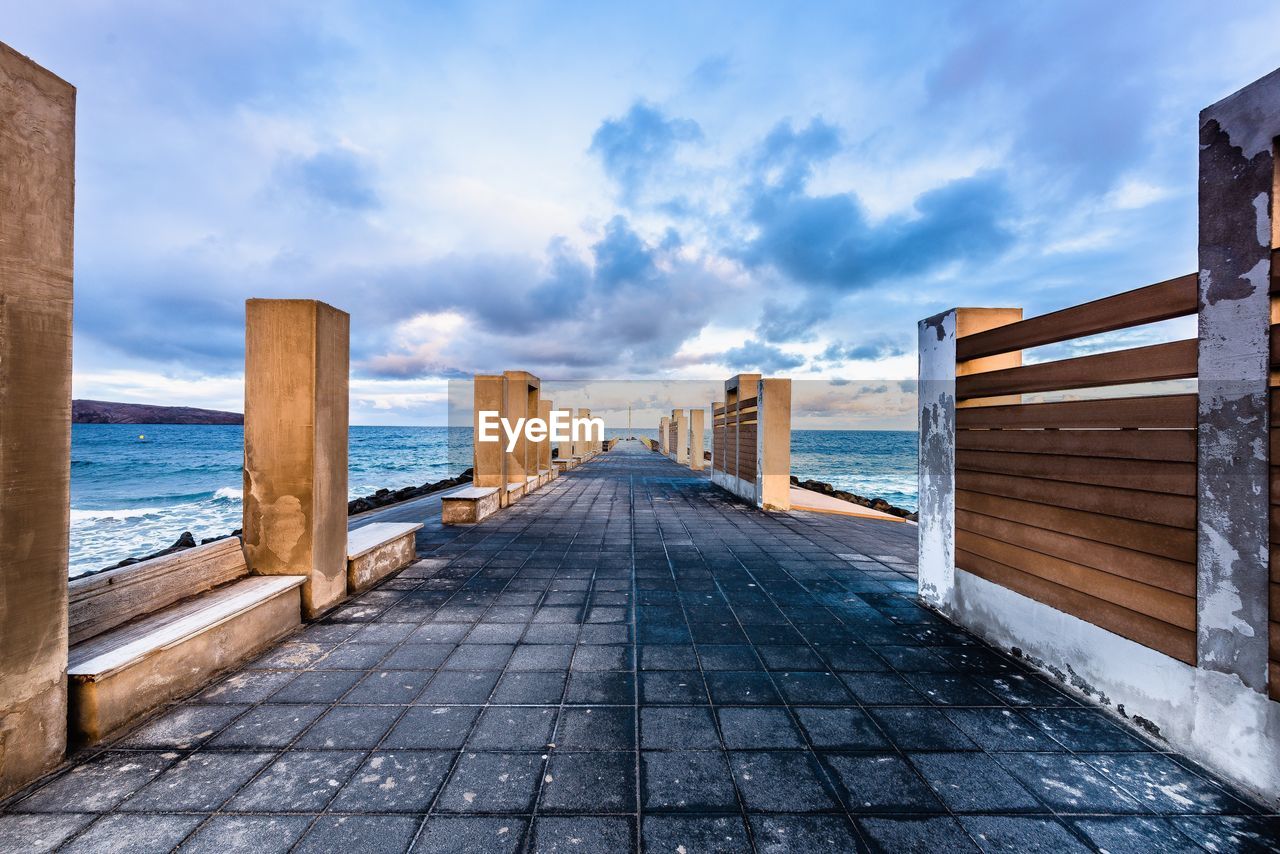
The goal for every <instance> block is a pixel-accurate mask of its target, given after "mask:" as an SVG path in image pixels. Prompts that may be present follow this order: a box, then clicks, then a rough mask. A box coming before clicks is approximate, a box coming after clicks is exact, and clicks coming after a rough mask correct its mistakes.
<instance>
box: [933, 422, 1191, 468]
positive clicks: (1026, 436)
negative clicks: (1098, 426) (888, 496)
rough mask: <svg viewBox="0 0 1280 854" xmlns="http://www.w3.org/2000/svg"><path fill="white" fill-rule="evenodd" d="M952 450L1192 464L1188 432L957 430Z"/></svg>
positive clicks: (1189, 432) (1189, 431)
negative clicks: (954, 448) (954, 447)
mask: <svg viewBox="0 0 1280 854" xmlns="http://www.w3.org/2000/svg"><path fill="white" fill-rule="evenodd" d="M956 448H957V449H961V450H966V451H1000V452H1003V453H1014V454H1062V455H1064V456H1071V457H1107V458H1115V459H1127V460H1167V461H1169V462H1178V463H1194V462H1195V460H1196V434H1195V432H1194V431H1192V430H959V431H957V432H956Z"/></svg>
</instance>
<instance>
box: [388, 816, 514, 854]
mask: <svg viewBox="0 0 1280 854" xmlns="http://www.w3.org/2000/svg"><path fill="white" fill-rule="evenodd" d="M528 825H529V822H528V819H523V818H517V817H515V816H500V817H487V816H466V817H461V816H445V815H433V816H431V817H430V818H428V819H427V821H426V823H425V824H424V825H423V826H422V832H421V833H420V834H419V835H418V839H417V841H416V842H415V843H414V844H413V852H414V854H475V852H480V851H483V852H485V854H514V852H516V851H517V850H519V848H520V844H521V841H522V840H523V839H524V836H525V831H526V829H527V828H528Z"/></svg>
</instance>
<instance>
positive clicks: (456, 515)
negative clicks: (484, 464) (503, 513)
mask: <svg viewBox="0 0 1280 854" xmlns="http://www.w3.org/2000/svg"><path fill="white" fill-rule="evenodd" d="M500 506H501V500H500V498H499V494H498V487H496V486H468V487H466V488H465V489H459V490H458V491H457V492H451V493H449V494H448V495H445V496H444V497H442V498H441V499H440V519H441V521H442V522H444V524H446V525H471V524H475V523H476V522H479V521H480V520H481V519H484V518H485V517H487V516H492V515H493V514H494V513H497V512H498V509H499V507H500Z"/></svg>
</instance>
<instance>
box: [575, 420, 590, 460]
mask: <svg viewBox="0 0 1280 854" xmlns="http://www.w3.org/2000/svg"><path fill="white" fill-rule="evenodd" d="M577 417H578V418H590V417H591V410H590V409H581V408H579V409H578V413H577ZM573 455H574V456H575V457H582V459H584V460H585V459H588V458H589V457H590V456H591V441H590V439H589V438H588V436H587V433H586V431H585V429H584V430H583V432H581V433H579V434H577V438H575V439H574V440H573Z"/></svg>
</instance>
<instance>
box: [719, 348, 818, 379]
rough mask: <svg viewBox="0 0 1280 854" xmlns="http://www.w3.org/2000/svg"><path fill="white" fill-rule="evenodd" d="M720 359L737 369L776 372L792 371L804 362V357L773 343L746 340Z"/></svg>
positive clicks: (765, 372) (723, 354)
mask: <svg viewBox="0 0 1280 854" xmlns="http://www.w3.org/2000/svg"><path fill="white" fill-rule="evenodd" d="M719 361H720V362H721V363H722V364H725V365H728V366H729V367H730V368H731V369H732V370H735V371H759V372H760V373H764V374H776V373H781V372H784V371H790V370H793V369H795V368H798V367H800V366H801V365H803V364H804V357H803V356H800V355H798V354H795V353H786V352H783V351H782V350H781V349H779V348H778V347H775V346H773V345H772V344H765V343H764V342H761V341H745V342H743V344H742V346H740V347H733V348H731V349H729V350H725V351H724V352H723V353H721V354H720V358H719Z"/></svg>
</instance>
